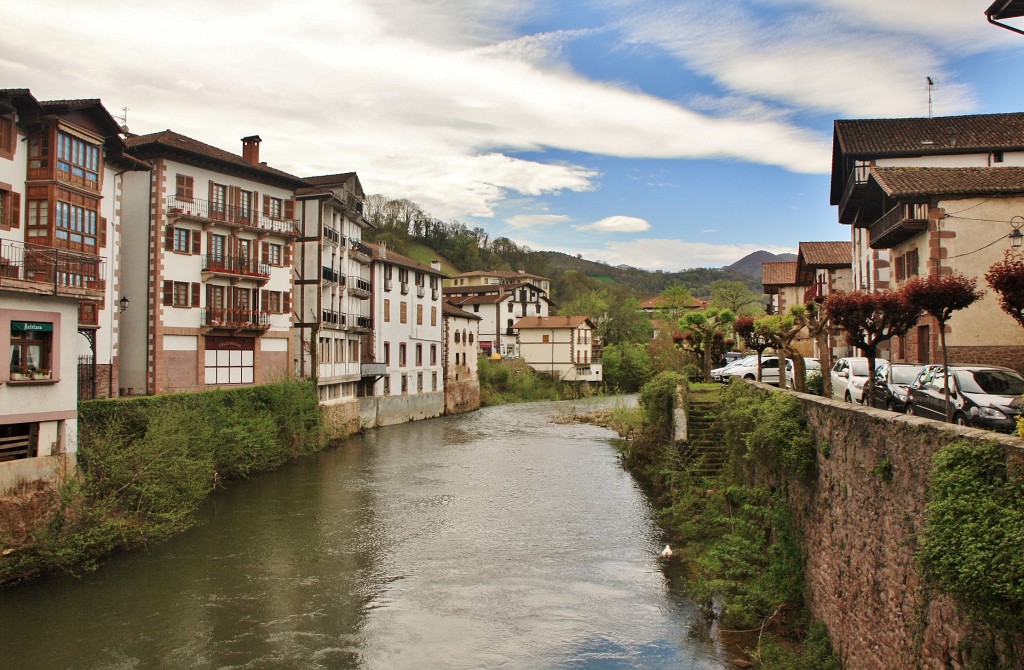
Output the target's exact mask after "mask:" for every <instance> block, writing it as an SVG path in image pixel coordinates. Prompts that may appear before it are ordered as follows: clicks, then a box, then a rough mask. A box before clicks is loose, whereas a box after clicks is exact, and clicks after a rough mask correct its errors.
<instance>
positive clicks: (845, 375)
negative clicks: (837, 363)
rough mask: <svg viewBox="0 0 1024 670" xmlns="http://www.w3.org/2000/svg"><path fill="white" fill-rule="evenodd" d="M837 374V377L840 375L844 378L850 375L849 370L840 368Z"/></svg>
mask: <svg viewBox="0 0 1024 670" xmlns="http://www.w3.org/2000/svg"><path fill="white" fill-rule="evenodd" d="M837 376H839V377H842V378H844V379H846V378H849V376H850V373H849V372H847V371H846V370H840V371H839V372H838V374H837Z"/></svg>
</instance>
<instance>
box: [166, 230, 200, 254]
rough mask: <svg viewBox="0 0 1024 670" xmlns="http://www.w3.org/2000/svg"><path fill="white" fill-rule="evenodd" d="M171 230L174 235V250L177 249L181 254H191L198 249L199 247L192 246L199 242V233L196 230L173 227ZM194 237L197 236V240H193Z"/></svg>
mask: <svg viewBox="0 0 1024 670" xmlns="http://www.w3.org/2000/svg"><path fill="white" fill-rule="evenodd" d="M171 230H172V235H173V240H172V242H171V244H172V246H171V248H172V250H173V251H177V252H178V253H180V254H191V253H196V252H197V251H198V249H193V248H192V245H193V244H194V243H197V242H199V235H197V234H195V232H194V231H192V230H189V229H188V228H172V229H171ZM193 237H195V240H193ZM197 246H198V245H197Z"/></svg>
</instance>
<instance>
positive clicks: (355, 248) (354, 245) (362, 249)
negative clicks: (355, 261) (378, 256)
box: [348, 238, 373, 260]
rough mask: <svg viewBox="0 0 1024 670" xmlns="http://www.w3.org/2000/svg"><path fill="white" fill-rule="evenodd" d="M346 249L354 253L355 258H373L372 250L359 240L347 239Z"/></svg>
mask: <svg viewBox="0 0 1024 670" xmlns="http://www.w3.org/2000/svg"><path fill="white" fill-rule="evenodd" d="M348 248H349V250H350V252H351V253H354V254H356V255H357V256H365V257H366V259H367V260H369V259H370V258H372V257H373V250H372V249H370V247H368V246H366V245H365V244H363V243H362V242H360V241H359V240H353V239H351V238H349V241H348Z"/></svg>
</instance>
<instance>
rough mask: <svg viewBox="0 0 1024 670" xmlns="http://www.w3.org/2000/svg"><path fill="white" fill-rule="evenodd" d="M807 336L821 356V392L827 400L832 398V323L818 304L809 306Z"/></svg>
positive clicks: (809, 304)
mask: <svg viewBox="0 0 1024 670" xmlns="http://www.w3.org/2000/svg"><path fill="white" fill-rule="evenodd" d="M806 321H807V334H808V335H810V336H811V339H812V340H814V342H815V343H816V344H817V345H818V355H819V356H821V361H820V362H821V390H822V394H823V395H824V396H825V397H826V398H831V397H832V375H830V374H829V370H831V369H832V347H830V346H829V342H828V335H829V331H831V330H832V321H831V319H829V318H828V312H826V311H825V308H824V307H822V306H821V305H820V304H818V303H816V302H811V303H808V304H807V317H806Z"/></svg>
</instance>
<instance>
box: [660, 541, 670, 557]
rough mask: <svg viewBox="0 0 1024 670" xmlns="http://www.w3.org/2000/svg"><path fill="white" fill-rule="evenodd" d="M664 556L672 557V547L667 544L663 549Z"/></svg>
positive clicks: (662, 555) (662, 554)
mask: <svg viewBox="0 0 1024 670" xmlns="http://www.w3.org/2000/svg"><path fill="white" fill-rule="evenodd" d="M661 557H662V558H672V547H670V546H668V545H667V544H666V545H665V548H664V549H662V550H661Z"/></svg>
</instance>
